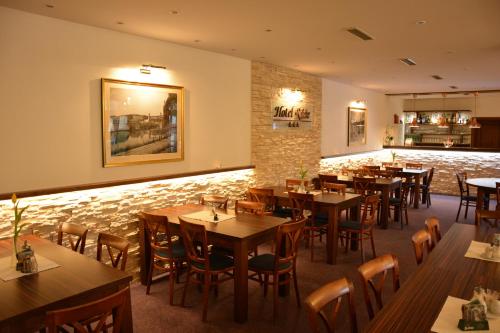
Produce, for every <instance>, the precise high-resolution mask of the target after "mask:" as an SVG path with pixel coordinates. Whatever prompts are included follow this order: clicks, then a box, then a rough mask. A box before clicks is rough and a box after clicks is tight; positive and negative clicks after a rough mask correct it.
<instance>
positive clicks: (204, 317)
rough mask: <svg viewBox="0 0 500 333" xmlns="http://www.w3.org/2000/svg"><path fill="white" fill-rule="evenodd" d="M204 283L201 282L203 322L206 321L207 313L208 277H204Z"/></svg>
mask: <svg viewBox="0 0 500 333" xmlns="http://www.w3.org/2000/svg"><path fill="white" fill-rule="evenodd" d="M204 278H205V279H204V281H203V316H202V320H203V321H204V322H205V321H207V311H208V296H209V293H210V280H211V278H210V275H209V274H205V275H204Z"/></svg>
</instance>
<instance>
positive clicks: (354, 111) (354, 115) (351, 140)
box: [347, 106, 366, 146]
mask: <svg viewBox="0 0 500 333" xmlns="http://www.w3.org/2000/svg"><path fill="white" fill-rule="evenodd" d="M347 114H348V124H347V146H355V145H364V144H366V108H359V107H352V106H350V107H348V108H347Z"/></svg>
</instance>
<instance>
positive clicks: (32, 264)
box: [16, 240, 38, 273]
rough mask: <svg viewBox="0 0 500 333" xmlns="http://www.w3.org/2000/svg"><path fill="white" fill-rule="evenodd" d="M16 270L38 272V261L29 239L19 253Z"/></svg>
mask: <svg viewBox="0 0 500 333" xmlns="http://www.w3.org/2000/svg"><path fill="white" fill-rule="evenodd" d="M17 257H18V258H17V266H16V270H18V271H21V273H36V272H38V263H37V261H36V257H35V252H34V251H33V250H32V249H31V246H30V245H29V244H28V241H26V240H25V241H24V244H23V247H22V249H21V251H20V252H19V253H18V254H17Z"/></svg>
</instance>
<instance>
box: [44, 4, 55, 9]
mask: <svg viewBox="0 0 500 333" xmlns="http://www.w3.org/2000/svg"><path fill="white" fill-rule="evenodd" d="M45 7H47V8H54V7H55V6H54V5H51V4H46V5H45Z"/></svg>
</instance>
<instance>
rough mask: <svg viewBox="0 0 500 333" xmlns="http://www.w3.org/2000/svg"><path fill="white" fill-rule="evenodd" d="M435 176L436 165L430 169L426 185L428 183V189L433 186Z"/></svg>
mask: <svg viewBox="0 0 500 333" xmlns="http://www.w3.org/2000/svg"><path fill="white" fill-rule="evenodd" d="M433 177H434V167H432V168H431V170H430V171H429V175H428V176H427V180H426V182H425V185H427V188H428V189H429V188H430V187H431V183H432V178H433Z"/></svg>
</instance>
